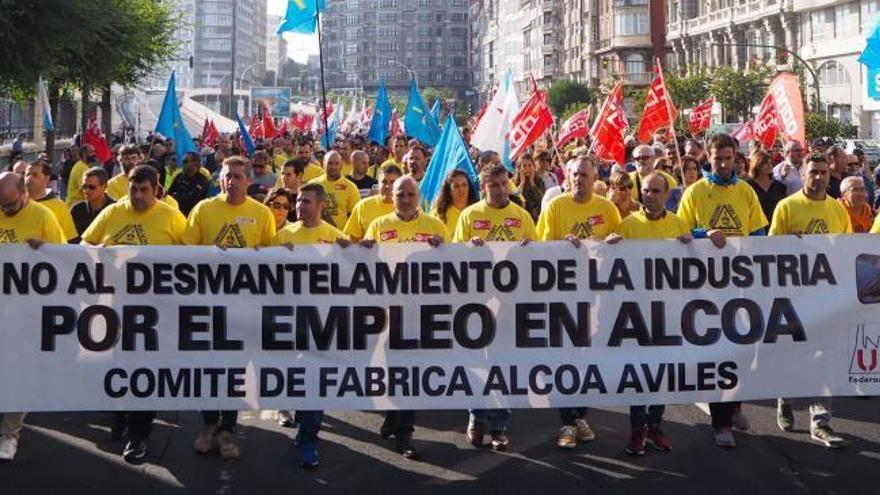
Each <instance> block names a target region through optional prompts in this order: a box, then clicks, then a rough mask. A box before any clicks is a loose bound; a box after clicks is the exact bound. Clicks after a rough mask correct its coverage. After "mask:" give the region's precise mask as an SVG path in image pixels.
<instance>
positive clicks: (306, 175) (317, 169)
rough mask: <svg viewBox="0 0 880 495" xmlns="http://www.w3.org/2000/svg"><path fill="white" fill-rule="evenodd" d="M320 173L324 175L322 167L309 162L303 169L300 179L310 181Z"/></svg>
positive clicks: (319, 175)
mask: <svg viewBox="0 0 880 495" xmlns="http://www.w3.org/2000/svg"><path fill="white" fill-rule="evenodd" d="M322 175H324V169H323V168H322V167H321V166H320V165H318V164H317V163H315V162H310V163H309V164H308V165H306V169H305V170H304V171H303V176H302V181H303V182H311V181H313V180H315V179H317V178H318V177H321V176H322Z"/></svg>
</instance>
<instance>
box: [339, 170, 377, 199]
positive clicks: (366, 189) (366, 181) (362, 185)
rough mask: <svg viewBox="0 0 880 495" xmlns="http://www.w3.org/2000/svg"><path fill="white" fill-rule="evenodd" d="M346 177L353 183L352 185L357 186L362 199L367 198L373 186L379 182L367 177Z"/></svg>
mask: <svg viewBox="0 0 880 495" xmlns="http://www.w3.org/2000/svg"><path fill="white" fill-rule="evenodd" d="M346 177H347V178H348V180H350V181H352V182H354V185H356V186H357V188H358V191H359V192H360V193H361V197H362V198H363V197H366V196H368V195H369V194H370V191H371V190H372V189H373V186H375V185H376V184H378V183H379V181H377V180H376V179H374V178H372V177H370V176H369V175H365V176H363V177H362V178H360V179H355V178H354V177H352V176H351V175H348V176H346Z"/></svg>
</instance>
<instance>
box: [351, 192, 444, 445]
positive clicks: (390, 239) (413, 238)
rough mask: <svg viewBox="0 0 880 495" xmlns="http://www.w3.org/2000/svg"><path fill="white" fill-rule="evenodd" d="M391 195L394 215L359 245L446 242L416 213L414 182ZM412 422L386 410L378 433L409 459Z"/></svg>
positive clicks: (433, 221) (433, 222)
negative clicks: (388, 439)
mask: <svg viewBox="0 0 880 495" xmlns="http://www.w3.org/2000/svg"><path fill="white" fill-rule="evenodd" d="M393 195H394V212H393V213H389V214H388V215H383V216H381V217H379V218H377V219H376V220H374V221H373V222H372V223H371V224H370V226H369V227H368V228H367V233H366V236H365V237H364V239H363V240H362V241H361V242H360V245H361V246H363V247H366V248H372V247H373V246H374V245H375V244H376V243H377V242H378V243H382V244H386V243H387V244H397V243H402V242H427V243H428V244H430V245H431V246H433V247H437V246H439V245H441V244H443V242H445V241H446V240H447V237H448V234H447V233H446V227H445V226H444V225H443V222H441V221H440V220H439V219H437V218H434V217H432V216H431V215H427V214H424V213H422V212H421V211H420V210H419V201H420V198H419V185H418V184H417V183H416V181H415V179H413V178H412V177H410V176H408V175H404V176H403V177H400V178H398V179H397V180H396V181H394V190H393ZM415 423H416V412H415V411H387V412H386V413H385V421H384V422H383V423H382V428H381V429H380V430H379V433H380V434H381V435H382V436H383V437H386V438H387V437H390V436H391V435H394V438H395V446H396V448H397V451H398V452H400V453H401V454H402V455H403V456H404V457H406V458H408V459H413V458H416V457H418V455H419V454H418V451H417V450H416V448H415V446H413V443H412V434H413V431H415V428H414V426H415Z"/></svg>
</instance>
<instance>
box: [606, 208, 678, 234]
mask: <svg viewBox="0 0 880 495" xmlns="http://www.w3.org/2000/svg"><path fill="white" fill-rule="evenodd" d="M688 232H690V229H689V228H688V226H687V224H686V223H684V220H682V219H681V217H679V216H678V215H676V214H675V213H672V212H671V211H667V212H664V214H663V216H662V217H660V218H659V219H657V220H651V219H649V218H648V217H647V216H646V215H645V212H644V210H639V211H634V212H632V213H630V214H629V215H627V217H626V218H624V219H623V221H622V222H620V226H619V227H618V228H617V233H618V234H620V236H621V237H623V238H624V239H675V238H676V237H678V236H680V235H682V234H687V233H688Z"/></svg>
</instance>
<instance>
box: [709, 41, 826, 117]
mask: <svg viewBox="0 0 880 495" xmlns="http://www.w3.org/2000/svg"><path fill="white" fill-rule="evenodd" d="M712 45H713V46H722V47H723V46H748V47H752V48H772V49H774V50H779V51H781V52H783V53H787V54H789V55H791V56H792V57H794V58H795V59H797V60H798V61H799V62H800V63H801V64H803V66H804V68H805V69H807V72H809V73H810V75H811V76H812V77H813V90H814V91H815V92H816V107H815V108H813V111H814V112H818V111H819V107H820V106H821V101H822V100H821V99H820V98H819V76H818V75H817V74H816V71H814V70H813V68H812V67H810V64H808V63H807V61H806V60H804V59H803V58H801V56H800V55H798V54H797V53H795V52H794V51H792V50H789V49H788V48H786V47H784V46H777V45H761V44H755V43H712Z"/></svg>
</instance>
